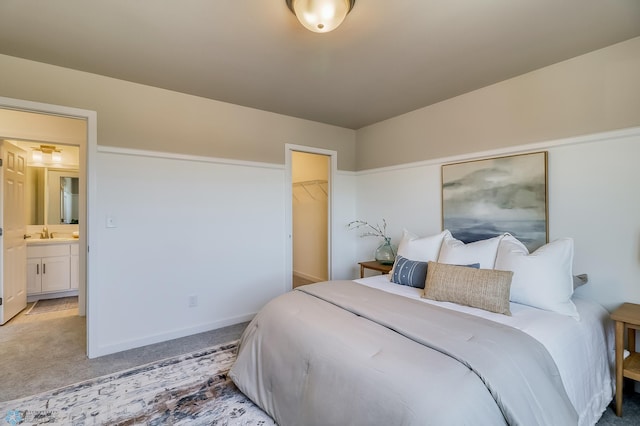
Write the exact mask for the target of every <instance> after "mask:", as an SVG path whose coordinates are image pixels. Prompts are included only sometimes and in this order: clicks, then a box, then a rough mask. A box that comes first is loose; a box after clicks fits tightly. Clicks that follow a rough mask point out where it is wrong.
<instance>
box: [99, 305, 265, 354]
mask: <svg viewBox="0 0 640 426" xmlns="http://www.w3.org/2000/svg"><path fill="white" fill-rule="evenodd" d="M254 316H255V313H251V314H246V315H241V316H237V317H232V318H225V319H222V320H218V321H213V322H209V323H205V324H199V325H197V326H193V327H187V328H181V329H177V330H172V331H169V332H166V333H159V334H154V335H151V336H146V337H143V338H140V339H132V340H126V341H121V342H118V343H114V344H110V345H104V346H100V347H98V348H97V350H95V351H92V353H90V354H88V357H89V358H97V357H100V356H104V355H109V354H112V353H116V352H122V351H126V350H129V349H135V348H139V347H142V346H147V345H152V344H154V343H160V342H166V341H168V340H173V339H179V338H180V337H186V336H191V335H193V334H198V333H204V332H206V331H211V330H216V329H218V328H222V327H227V326H229V325H235V324H239V323H242V322H246V321H250V320H251V319H252V318H253V317H254Z"/></svg>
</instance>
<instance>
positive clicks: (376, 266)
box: [358, 260, 393, 278]
mask: <svg viewBox="0 0 640 426" xmlns="http://www.w3.org/2000/svg"><path fill="white" fill-rule="evenodd" d="M358 265H360V278H364V270H365V269H371V270H373V271H378V272H380V273H381V274H382V275H384V274H388V273H389V272H390V271H391V268H393V264H390V265H385V264H382V263H380V262H378V261H377V260H370V261H368V262H359V263H358Z"/></svg>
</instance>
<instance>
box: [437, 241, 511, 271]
mask: <svg viewBox="0 0 640 426" xmlns="http://www.w3.org/2000/svg"><path fill="white" fill-rule="evenodd" d="M504 235H505V234H503V235H498V236H497V237H493V238H489V239H487V240H480V241H475V242H473V243H469V244H465V243H463V242H462V241H460V240H456V239H455V238H453V237H452V236H451V234H449V235H448V236H445V238H444V240H443V241H442V247H441V248H440V255H439V256H438V262H439V263H448V264H450V265H470V264H473V263H479V264H480V269H493V265H494V264H495V262H496V255H497V253H498V245H499V244H500V240H502V237H504Z"/></svg>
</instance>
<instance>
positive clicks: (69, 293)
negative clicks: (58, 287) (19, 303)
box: [27, 290, 78, 303]
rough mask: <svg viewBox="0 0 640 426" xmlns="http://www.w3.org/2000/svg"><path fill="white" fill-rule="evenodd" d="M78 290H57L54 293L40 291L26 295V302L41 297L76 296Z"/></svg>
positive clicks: (40, 298)
mask: <svg viewBox="0 0 640 426" xmlns="http://www.w3.org/2000/svg"><path fill="white" fill-rule="evenodd" d="M77 295H78V290H68V291H59V292H56V293H40V294H32V295H29V296H27V303H31V302H35V301H36V300H42V299H59V298H61V297H70V296H77Z"/></svg>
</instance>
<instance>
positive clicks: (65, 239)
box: [26, 237, 78, 244]
mask: <svg viewBox="0 0 640 426" xmlns="http://www.w3.org/2000/svg"><path fill="white" fill-rule="evenodd" d="M26 241H27V244H55V243H66V242H70V241H78V239H77V238H73V237H55V238H35V237H31V238H27V239H26Z"/></svg>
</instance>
